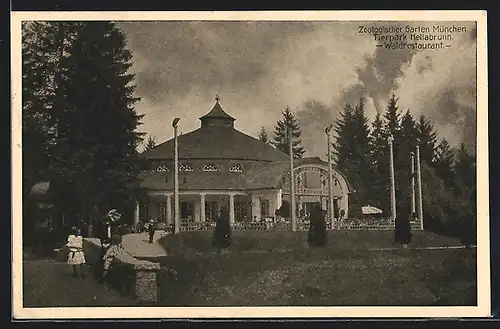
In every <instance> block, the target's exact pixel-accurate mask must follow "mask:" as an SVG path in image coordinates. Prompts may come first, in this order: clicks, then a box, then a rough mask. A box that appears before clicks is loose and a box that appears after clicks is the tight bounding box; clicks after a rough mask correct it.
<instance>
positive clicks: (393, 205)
mask: <svg viewBox="0 0 500 329" xmlns="http://www.w3.org/2000/svg"><path fill="white" fill-rule="evenodd" d="M388 142H389V157H390V159H389V170H390V176H391V212H392V219H393V220H394V221H395V220H396V184H395V182H394V154H393V149H392V143H393V142H394V137H393V136H392V135H389V138H388Z"/></svg>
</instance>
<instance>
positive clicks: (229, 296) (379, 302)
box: [12, 11, 490, 318]
mask: <svg viewBox="0 0 500 329" xmlns="http://www.w3.org/2000/svg"><path fill="white" fill-rule="evenodd" d="M12 18H13V25H12V36H13V37H12V38H13V48H12V61H13V62H12V63H13V64H12V65H13V69H12V76H13V78H12V81H13V103H12V104H13V110H12V131H13V141H12V149H13V151H12V152H13V160H12V168H13V181H12V186H13V198H12V200H13V217H12V223H13V228H12V230H13V242H12V243H13V248H12V249H13V256H12V257H13V309H14V313H13V314H14V316H16V313H17V314H18V316H20V317H22V318H45V317H50V318H55V317H57V318H66V317H80V318H94V317H101V318H102V317H121V318H127V317H128V318H130V317H134V318H141V317H149V318H150V317H157V318H177V317H183V318H189V317H230V318H233V317H240V316H245V317H248V316H250V317H252V316H260V317H266V316H280V317H297V316H300V317H309V316H312V317H318V316H328V317H333V316H340V317H359V316H371V317H377V316H388V317H398V316H411V315H412V314H413V315H414V316H417V317H422V316H433V317H435V316H455V317H456V316H460V317H461V316H478V315H480V316H488V315H489V312H490V309H489V308H490V307H489V306H490V304H489V303H490V291H489V289H490V283H489V271H490V268H489V228H488V225H489V214H488V207H489V204H488V186H489V183H488V163H487V161H488V158H487V157H488V146H487V138H488V137H487V128H488V127H487V100H486V85H487V80H486V72H485V70H486V27H485V24H486V13H485V12H477V11H471V12H461V13H458V12H434V13H432V12H425V14H424V13H422V12H394V13H391V12H390V11H387V12H385V13H384V14H382V13H379V12H377V13H375V12H372V13H370V12H361V11H359V12H350V13H346V12H344V13H341V12H328V11H325V12H323V13H319V12H294V13H290V12H288V13H284V12H281V13H280V12H272V11H269V12H232V13H229V12H192V13H188V12H177V13H173V12H171V13H162V12H156V13H149V16H148V14H147V13H133V12H132V13H131V12H128V13H127V14H126V15H125V13H123V14H119V13H104V12H102V13H97V12H96V13H90V12H87V13H85V12H82V13H63V12H53V13H29V12H25V13H21V12H18V13H13V14H12ZM479 155H480V156H479ZM137 307H141V310H140V311H138V310H137V309H136V308H137ZM113 310H117V311H118V310H120V312H121V313H116V312H113ZM64 312H66V313H64ZM190 312H191V313H190ZM411 312H413V313H411Z"/></svg>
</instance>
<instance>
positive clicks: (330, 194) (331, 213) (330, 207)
mask: <svg viewBox="0 0 500 329" xmlns="http://www.w3.org/2000/svg"><path fill="white" fill-rule="evenodd" d="M332 127H333V126H332V125H329V126H328V127H326V129H325V133H326V142H327V147H328V216H329V217H330V222H331V224H330V225H331V229H332V230H333V226H334V224H335V223H334V216H335V214H334V211H333V191H332V189H333V188H332V156H331V145H330V130H331V129H332Z"/></svg>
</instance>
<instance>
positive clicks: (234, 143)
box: [141, 97, 288, 162]
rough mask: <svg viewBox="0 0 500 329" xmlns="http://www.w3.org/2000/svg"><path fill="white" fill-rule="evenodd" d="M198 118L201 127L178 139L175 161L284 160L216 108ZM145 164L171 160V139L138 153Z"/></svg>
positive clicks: (283, 155) (272, 148)
mask: <svg viewBox="0 0 500 329" xmlns="http://www.w3.org/2000/svg"><path fill="white" fill-rule="evenodd" d="M216 100H217V103H216V104H215V106H214V107H213V109H212V110H211V111H210V112H209V113H207V114H206V115H204V116H202V117H201V118H200V120H201V127H200V128H198V129H196V130H194V131H192V132H189V133H187V134H183V135H181V136H178V144H179V159H237V160H257V161H268V162H271V161H283V160H287V159H288V156H287V154H286V153H283V152H281V151H280V150H278V149H276V148H274V147H273V146H271V145H269V144H267V143H263V142H262V141H260V140H258V139H256V138H253V137H251V136H249V135H246V134H244V133H242V132H240V131H238V130H236V129H235V128H234V121H235V119H234V118H233V117H231V116H230V115H229V114H227V113H226V112H225V111H224V110H223V109H222V107H221V106H220V104H219V98H218V97H217V98H216ZM141 156H142V157H143V158H145V159H148V160H160V159H161V160H170V159H172V160H173V159H174V139H173V138H172V139H170V140H168V141H166V142H164V143H161V144H159V145H157V146H156V147H154V148H152V149H149V150H147V151H145V152H144V153H142V155H141Z"/></svg>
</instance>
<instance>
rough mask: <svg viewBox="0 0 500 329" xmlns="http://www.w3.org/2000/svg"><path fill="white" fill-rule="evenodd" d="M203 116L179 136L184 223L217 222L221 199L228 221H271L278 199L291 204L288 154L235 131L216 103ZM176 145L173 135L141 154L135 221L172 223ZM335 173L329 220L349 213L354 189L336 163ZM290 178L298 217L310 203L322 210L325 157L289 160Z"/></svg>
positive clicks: (325, 187) (325, 198)
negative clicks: (292, 178)
mask: <svg viewBox="0 0 500 329" xmlns="http://www.w3.org/2000/svg"><path fill="white" fill-rule="evenodd" d="M200 121H201V126H200V127H199V128H198V129H196V130H194V131H191V132H189V133H185V134H182V135H180V136H178V138H177V141H178V159H179V162H178V164H179V203H180V206H179V210H180V220H181V223H189V222H212V221H215V219H216V218H217V214H218V212H219V209H220V207H221V205H223V204H226V205H227V207H228V209H229V217H230V222H231V223H233V224H234V223H238V222H252V221H261V220H262V219H268V218H274V217H275V214H276V210H277V209H279V208H280V207H281V206H282V204H284V203H285V205H287V206H288V204H289V203H288V202H289V199H290V187H289V181H290V175H289V168H290V163H289V157H288V155H287V154H285V153H283V152H281V151H280V150H278V149H277V148H275V147H273V146H271V145H270V144H267V143H264V142H262V141H260V140H258V139H256V138H253V137H251V136H248V135H246V134H244V133H242V132H240V131H238V130H237V129H235V127H234V121H235V119H234V118H233V117H231V116H230V115H229V114H227V113H226V112H225V111H224V110H223V109H222V107H221V105H220V104H219V100H217V102H216V104H215V106H214V107H213V109H212V110H211V111H210V112H208V113H207V114H206V115H204V116H202V117H201V118H200ZM174 147H175V141H174V139H171V140H168V141H166V142H164V143H161V144H159V145H157V146H156V147H154V148H152V149H149V150H147V151H145V152H143V153H142V154H141V156H142V158H143V159H144V160H145V163H146V167H145V168H144V169H145V170H143V172H142V173H141V174H140V179H141V183H140V189H141V193H140V195H141V197H140V199H139V201H138V203H137V205H136V214H135V221H136V222H138V221H139V220H142V221H144V220H149V219H153V220H155V221H158V222H164V223H166V224H171V223H172V222H173V218H174V214H173V209H174V196H173V193H174ZM332 176H333V178H332V195H333V205H334V209H333V210H334V211H333V213H334V217H335V218H340V217H343V218H346V217H347V216H348V213H347V210H348V205H349V193H351V192H352V190H351V188H350V186H349V183H348V182H347V180H346V178H345V177H344V176H343V174H342V173H341V172H339V171H338V170H336V169H335V168H333V170H332ZM294 180H295V200H296V202H295V203H296V214H297V216H298V218H300V217H306V216H307V214H308V213H309V210H310V209H311V206H312V203H314V202H318V201H319V202H321V203H322V205H323V209H327V207H328V203H329V202H328V195H329V194H328V164H327V163H326V162H324V161H322V160H321V159H319V158H316V157H314V158H304V159H296V160H294Z"/></svg>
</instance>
